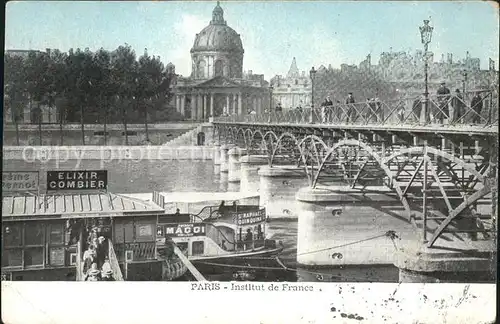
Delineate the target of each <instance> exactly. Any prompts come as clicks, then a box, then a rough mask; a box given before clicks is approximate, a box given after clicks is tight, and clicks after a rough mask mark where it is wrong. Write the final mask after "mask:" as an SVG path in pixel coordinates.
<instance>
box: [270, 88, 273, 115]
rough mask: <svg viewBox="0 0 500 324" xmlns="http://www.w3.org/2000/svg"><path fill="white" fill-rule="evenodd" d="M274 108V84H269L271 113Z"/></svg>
mask: <svg viewBox="0 0 500 324" xmlns="http://www.w3.org/2000/svg"><path fill="white" fill-rule="evenodd" d="M272 110H273V86H272V85H270V86H269V113H271V111H272Z"/></svg>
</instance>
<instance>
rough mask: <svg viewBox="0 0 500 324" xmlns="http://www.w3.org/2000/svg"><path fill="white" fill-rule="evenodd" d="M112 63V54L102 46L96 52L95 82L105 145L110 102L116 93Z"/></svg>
mask: <svg viewBox="0 0 500 324" xmlns="http://www.w3.org/2000/svg"><path fill="white" fill-rule="evenodd" d="M110 64H111V55H110V53H109V52H108V51H105V50H104V49H102V48H101V49H99V51H97V52H96V53H95V54H94V67H95V68H96V70H97V73H98V78H97V79H96V82H95V86H96V90H97V98H98V99H99V104H98V109H99V110H100V112H101V114H102V115H103V122H104V145H106V144H107V130H106V126H107V123H108V111H109V106H108V104H109V102H110V99H111V97H112V94H113V93H114V88H113V84H112V83H111V79H110V77H111V76H110Z"/></svg>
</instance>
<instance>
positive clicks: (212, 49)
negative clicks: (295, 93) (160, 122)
mask: <svg viewBox="0 0 500 324" xmlns="http://www.w3.org/2000/svg"><path fill="white" fill-rule="evenodd" d="M244 52H245V51H244V49H243V44H242V41H241V37H240V35H239V34H238V33H237V32H236V31H235V30H234V29H233V28H231V27H229V26H228V24H227V22H226V21H225V20H224V10H223V9H222V8H221V6H220V4H219V2H217V5H216V6H215V8H214V10H213V12H212V20H211V21H210V23H209V25H208V26H206V27H205V28H203V29H202V30H201V31H200V32H199V33H198V34H196V37H195V39H194V43H193V47H192V48H191V62H192V67H191V75H190V76H189V77H179V78H178V79H177V84H176V86H175V89H174V92H175V105H176V109H177V111H178V112H180V113H181V114H183V115H184V116H185V117H186V118H189V119H193V120H207V119H208V118H209V117H213V116H221V115H224V114H227V115H232V114H238V115H241V114H248V113H249V112H251V111H252V110H255V112H256V113H260V112H261V111H262V110H263V109H264V108H266V107H267V106H268V105H269V103H268V102H269V95H270V93H269V85H268V83H267V82H266V81H265V80H264V75H257V74H253V73H252V71H251V70H249V71H248V72H247V73H244V72H243V56H244Z"/></svg>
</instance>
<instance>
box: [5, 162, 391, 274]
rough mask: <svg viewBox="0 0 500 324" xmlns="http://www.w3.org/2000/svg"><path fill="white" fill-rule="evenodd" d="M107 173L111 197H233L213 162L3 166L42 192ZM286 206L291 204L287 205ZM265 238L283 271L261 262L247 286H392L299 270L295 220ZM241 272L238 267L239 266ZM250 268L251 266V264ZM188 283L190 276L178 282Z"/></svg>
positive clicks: (231, 270)
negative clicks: (35, 177)
mask: <svg viewBox="0 0 500 324" xmlns="http://www.w3.org/2000/svg"><path fill="white" fill-rule="evenodd" d="M97 169H105V170H108V189H109V191H111V192H115V193H138V192H152V191H153V190H156V191H167V192H173V191H177V192H193V191H196V192H226V191H239V184H237V183H236V184H235V183H228V182H227V173H226V174H221V173H220V172H218V171H219V166H216V165H214V164H213V161H211V160H208V161H190V160H189V161H188V160H178V161H176V160H168V161H161V160H142V161H139V162H137V161H131V160H115V161H101V160H86V161H80V162H78V161H76V160H72V161H66V162H59V161H55V160H49V161H47V162H44V163H41V162H40V161H35V162H26V161H23V160H3V170H4V171H36V170H38V171H39V172H40V189H41V190H42V191H43V190H45V186H46V179H45V174H46V173H45V172H46V171H52V170H97ZM290 203H293V202H292V201H290ZM267 233H268V236H269V238H273V239H277V240H280V241H282V243H283V246H284V250H283V252H282V254H281V255H280V256H279V258H280V260H281V262H282V263H283V264H284V265H285V266H286V267H287V268H289V269H288V270H280V269H279V268H280V265H279V263H278V262H277V261H276V260H274V259H263V260H259V261H258V265H259V266H261V267H263V268H271V269H251V270H248V268H245V271H246V272H247V273H249V274H250V275H251V276H252V277H253V280H257V281H348V282H397V281H398V270H397V268H395V267H394V266H349V267H339V268H335V269H332V268H329V269H300V268H298V267H297V264H296V245H297V219H296V218H289V219H273V220H271V221H270V222H269V223H268V228H267ZM240 265H242V266H246V265H245V264H244V263H242V264H240ZM252 265H255V260H253V261H252ZM241 269H242V268H237V267H226V268H224V269H217V270H214V271H209V273H207V274H206V276H207V278H208V279H210V280H220V281H229V280H234V277H233V276H234V275H235V273H236V272H237V271H239V270H241ZM182 279H183V280H190V279H191V278H190V276H189V275H186V277H184V278H182Z"/></svg>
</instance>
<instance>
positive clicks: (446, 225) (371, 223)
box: [213, 90, 498, 282]
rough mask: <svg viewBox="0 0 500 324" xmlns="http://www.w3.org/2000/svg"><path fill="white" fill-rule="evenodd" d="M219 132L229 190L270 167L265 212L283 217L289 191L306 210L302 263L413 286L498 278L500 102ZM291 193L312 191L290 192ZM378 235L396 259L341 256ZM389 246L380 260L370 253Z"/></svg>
mask: <svg viewBox="0 0 500 324" xmlns="http://www.w3.org/2000/svg"><path fill="white" fill-rule="evenodd" d="M473 96H475V99H472V98H473ZM213 125H214V134H213V135H214V139H216V140H217V139H218V143H217V144H218V145H221V146H220V161H219V159H218V158H217V159H216V164H217V163H220V164H221V171H222V172H228V173H229V181H241V186H242V189H243V185H244V184H243V182H245V187H247V185H248V181H249V180H248V179H247V178H248V176H249V174H250V173H249V170H250V169H249V168H248V165H251V164H253V165H260V166H259V167H258V169H260V170H259V171H258V174H259V175H260V178H261V179H260V194H261V201H262V200H263V201H264V202H263V203H264V205H266V207H267V209H268V210H269V211H270V212H271V213H272V210H273V204H275V203H277V202H276V200H279V196H280V195H279V192H280V191H287V190H288V191H290V192H291V194H292V196H290V197H292V199H293V198H295V200H296V201H297V207H296V208H295V207H293V206H291V204H289V205H290V207H289V209H293V208H295V210H292V211H290V210H288V212H289V213H293V214H296V215H297V216H298V242H297V261H298V263H299V264H302V265H303V266H314V267H316V266H318V267H319V266H336V265H346V264H363V263H372V264H375V263H387V262H390V263H394V264H395V265H396V266H397V267H398V268H399V269H400V280H402V281H419V282H421V281H424V282H436V281H460V280H479V281H481V280H490V279H491V278H494V272H495V270H494V269H495V264H496V246H497V245H496V244H497V242H496V232H497V179H498V176H497V175H498V173H497V161H498V92H497V91H489V90H485V91H480V92H477V91H476V92H474V94H472V93H468V94H466V95H465V99H464V97H462V96H460V97H457V96H445V97H437V96H430V97H429V98H428V99H427V100H426V98H422V97H414V98H402V99H397V100H391V101H381V100H376V101H375V100H370V101H367V102H362V103H355V104H337V105H334V106H323V107H320V108H308V109H293V110H287V111H272V109H268V110H267V112H266V113H263V114H258V115H257V114H255V113H254V112H252V113H250V114H248V115H233V116H225V117H217V118H214V119H213ZM239 166H240V167H239ZM238 168H239V169H238ZM236 169H237V170H236ZM235 170H236V171H235ZM238 170H239V171H240V173H239V174H237V171H238ZM253 170H255V168H254V169H253ZM263 178H265V179H266V180H265V181H264V182H263ZM296 178H301V179H300V181H299V182H294V181H295V180H293V179H296ZM266 181H267V182H268V184H267V185H266V184H265V183H266ZM290 183H299V184H302V187H303V188H300V189H299V188H298V187H297V186H292V187H293V188H294V189H292V190H290V188H285V187H286V185H287V184H288V185H289V184H290ZM254 186H256V188H253V189H257V190H259V182H257V184H255V181H254ZM288 187H290V186H288ZM273 197H274V198H273ZM290 197H289V198H290ZM280 208H281V207H280ZM278 209H279V208H278ZM278 214H279V212H278V213H277V214H276V215H272V214H271V215H269V216H270V217H271V218H273V216H277V217H279V216H282V215H278ZM360 215H365V216H366V217H365V218H364V219H363V218H361V216H360ZM374 215H376V216H377V217H378V218H377V219H376V220H375V216H374ZM372 216H373V217H372ZM354 219H355V220H356V221H355V222H358V223H359V224H358V225H359V226H357V225H356V224H352V222H353V220H354ZM382 219H391V220H390V221H385V220H384V221H383V220H382ZM395 222H400V224H401V225H397V226H396V225H394V224H395ZM393 225H394V226H396V227H397V228H398V229H399V230H397V231H393V227H394V226H393ZM398 226H399V227H398ZM374 227H376V228H377V229H378V230H380V231H381V232H382V233H383V232H384V231H385V232H386V233H390V234H391V235H388V236H390V238H389V241H392V242H391V244H392V245H393V246H394V247H396V246H397V245H398V246H397V248H396V251H394V250H391V244H389V243H388V239H387V237H386V238H382V239H381V240H384V239H385V241H376V242H371V243H369V244H368V245H363V247H362V248H360V247H359V246H358V247H357V248H354V247H353V248H351V249H349V248H345V249H344V251H345V253H344V254H342V253H340V254H339V253H334V254H332V252H333V251H332V250H330V249H329V246H331V245H333V246H336V245H338V244H339V243H340V244H341V245H342V244H347V245H349V244H351V243H352V242H353V239H354V238H359V239H360V240H359V241H360V242H361V241H363V240H362V236H360V234H359V233H351V232H356V231H358V232H363V231H365V229H366V234H370V233H373V234H376V233H375V232H374V230H373V228H374ZM395 237H397V239H395ZM379 243H380V247H381V251H379V252H378V256H376V254H377V252H376V251H371V252H369V253H368V252H366V251H367V250H370V249H371V250H373V245H374V244H377V245H378V244H379ZM352 244H353V246H355V244H354V243H352ZM370 244H371V247H370ZM321 249H323V250H325V251H324V252H318V251H320V250H321ZM360 249H361V250H360ZM310 251H313V252H311V253H310ZM314 251H316V252H314ZM360 251H361V253H360ZM365 252H366V253H365ZM384 254H385V255H384ZM339 255H340V256H342V257H341V258H339V257H338V256H339ZM387 255H390V256H387ZM491 275H493V277H491ZM480 278H481V279H480ZM485 278H490V279H485Z"/></svg>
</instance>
